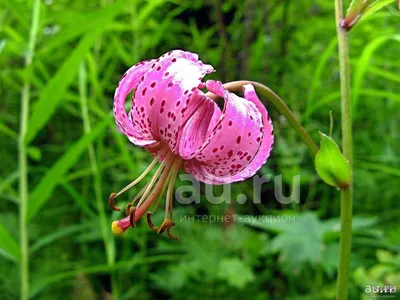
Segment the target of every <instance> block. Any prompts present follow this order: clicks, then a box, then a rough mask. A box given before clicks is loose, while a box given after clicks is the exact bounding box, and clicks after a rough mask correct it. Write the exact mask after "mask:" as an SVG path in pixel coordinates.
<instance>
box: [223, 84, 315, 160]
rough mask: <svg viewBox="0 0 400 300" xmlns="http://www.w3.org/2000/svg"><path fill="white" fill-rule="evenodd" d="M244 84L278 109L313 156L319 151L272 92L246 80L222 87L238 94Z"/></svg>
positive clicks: (285, 106)
mask: <svg viewBox="0 0 400 300" xmlns="http://www.w3.org/2000/svg"><path fill="white" fill-rule="evenodd" d="M246 84H252V85H253V86H254V87H255V88H256V90H257V93H258V94H259V95H261V96H262V97H264V98H266V99H267V100H268V101H269V102H271V103H272V104H273V105H274V106H275V107H276V109H278V111H279V112H280V113H281V114H282V115H283V116H284V117H285V118H286V120H287V121H288V122H289V124H290V125H291V126H292V127H293V129H294V130H295V131H296V132H297V134H298V135H299V136H300V137H301V139H302V140H303V141H304V142H305V143H306V145H307V146H308V148H309V149H310V151H311V153H312V154H313V155H314V156H315V155H316V154H317V153H318V151H319V149H318V147H317V145H316V144H315V143H314V141H313V140H312V139H311V137H310V135H309V134H308V133H307V131H306V130H305V129H304V127H303V126H301V124H300V122H299V121H298V120H297V119H296V117H295V116H294V114H293V113H292V112H291V110H290V109H289V108H288V107H287V105H286V104H285V102H283V100H282V99H281V98H279V96H278V95H277V94H275V93H274V92H273V91H272V90H270V89H269V88H268V87H266V86H265V85H263V84H261V83H258V82H254V81H247V80H240V81H232V82H228V83H225V84H224V87H225V88H226V89H227V90H230V91H232V92H240V91H241V90H242V89H243V86H244V85H246Z"/></svg>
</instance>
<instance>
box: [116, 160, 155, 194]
mask: <svg viewBox="0 0 400 300" xmlns="http://www.w3.org/2000/svg"><path fill="white" fill-rule="evenodd" d="M159 158H160V155H157V157H156V158H155V159H154V160H153V161H152V162H151V164H150V165H149V166H148V167H147V168H146V170H144V172H143V173H142V174H140V176H139V177H138V178H136V179H135V180H134V181H132V182H131V183H130V184H128V185H127V186H126V187H124V188H123V189H122V190H120V191H119V192H118V193H117V194H116V195H115V196H114V198H117V197H118V196H119V195H121V194H122V193H124V192H126V191H127V190H129V189H130V188H131V187H133V186H135V185H136V184H137V183H138V182H139V181H140V180H142V179H143V178H144V177H145V176H146V175H147V174H148V173H149V172H150V171H151V169H153V167H154V165H155V164H156V163H157V162H158V159H159Z"/></svg>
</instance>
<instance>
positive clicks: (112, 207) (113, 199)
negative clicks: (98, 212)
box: [108, 193, 121, 211]
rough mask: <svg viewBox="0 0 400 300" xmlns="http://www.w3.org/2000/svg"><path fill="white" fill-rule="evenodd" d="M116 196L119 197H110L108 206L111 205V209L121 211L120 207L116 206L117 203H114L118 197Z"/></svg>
mask: <svg viewBox="0 0 400 300" xmlns="http://www.w3.org/2000/svg"><path fill="white" fill-rule="evenodd" d="M116 196H117V194H116V193H112V194H111V195H110V198H108V204H109V205H110V207H111V209H112V210H116V211H120V210H121V209H120V208H119V207H116V206H115V203H114V201H115V197H116Z"/></svg>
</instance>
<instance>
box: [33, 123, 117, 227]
mask: <svg viewBox="0 0 400 300" xmlns="http://www.w3.org/2000/svg"><path fill="white" fill-rule="evenodd" d="M110 121H112V116H111V115H109V116H107V117H106V119H105V120H104V121H103V122H102V123H100V124H99V125H98V126H97V127H96V128H95V129H93V130H92V132H91V133H90V134H86V135H84V136H82V137H81V138H80V139H79V140H78V141H77V142H75V144H74V145H73V146H71V147H70V148H69V150H68V151H67V152H66V153H65V154H64V155H63V156H62V157H61V158H60V159H59V160H58V161H57V162H56V164H54V165H53V167H52V168H51V169H50V170H49V171H48V172H47V173H46V175H45V176H44V177H43V178H42V180H41V181H40V183H39V184H38V185H37V186H36V188H35V189H34V190H33V191H32V193H31V198H30V201H29V206H28V214H27V220H28V221H29V220H31V219H32V218H33V217H34V216H36V214H37V213H38V212H39V210H40V208H41V207H42V206H43V205H45V204H46V202H47V201H48V200H49V199H50V197H51V194H52V192H53V190H54V188H55V187H56V186H57V184H58V183H60V182H61V181H62V178H63V176H64V174H65V173H66V172H67V171H68V170H69V169H70V168H71V167H72V166H73V165H74V164H75V163H76V162H77V160H78V158H79V157H80V156H81V155H82V154H83V153H84V152H85V151H86V150H87V146H88V145H89V144H90V143H91V142H92V141H94V140H95V139H96V138H97V137H98V136H99V135H100V134H101V133H102V132H103V131H104V130H105V129H106V128H107V125H109V124H110Z"/></svg>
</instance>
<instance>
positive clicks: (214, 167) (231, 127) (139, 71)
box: [109, 50, 274, 239]
mask: <svg viewBox="0 0 400 300" xmlns="http://www.w3.org/2000/svg"><path fill="white" fill-rule="evenodd" d="M211 72H214V68H213V67H212V66H211V65H207V64H204V63H203V62H202V61H200V60H199V59H198V55H197V54H194V53H190V52H185V51H181V50H174V51H170V52H168V53H166V54H164V55H162V56H161V57H160V58H158V59H151V60H146V61H142V62H140V63H138V64H136V65H134V66H133V67H131V68H130V69H129V70H128V71H127V72H126V73H125V74H124V75H123V76H122V78H121V80H120V82H119V84H118V87H117V89H116V91H115V96H114V117H115V121H116V124H117V126H118V128H119V130H120V131H121V132H122V133H123V134H125V135H126V136H127V137H128V139H129V141H130V142H131V143H133V144H134V145H136V146H139V147H143V148H145V149H146V150H147V151H148V152H149V153H150V154H151V155H152V156H153V157H154V160H153V161H152V163H151V164H150V165H149V166H148V168H147V169H146V170H145V171H144V172H143V173H142V174H141V175H140V176H139V177H138V178H137V179H135V180H134V181H133V182H131V183H130V184H128V185H127V186H126V187H124V188H123V189H122V190H120V191H119V192H118V193H112V194H111V195H110V198H109V203H110V206H111V208H113V209H114V210H117V211H119V210H120V209H119V208H118V207H116V206H115V204H114V201H115V198H117V197H119V196H120V195H121V194H122V193H124V192H126V191H127V190H128V189H130V188H132V187H133V186H135V185H136V184H137V183H138V182H139V181H141V180H142V179H143V178H144V177H145V176H146V175H147V174H148V173H149V172H150V171H151V169H153V168H154V167H155V166H156V164H157V163H160V164H159V166H158V168H157V170H156V171H155V173H154V175H153V176H152V178H151V179H150V181H148V183H147V184H146V185H145V186H144V188H143V189H142V190H141V191H140V192H139V193H138V194H137V195H136V196H135V197H134V199H133V200H132V201H131V202H129V203H128V204H127V205H126V209H125V214H126V217H125V218H123V219H121V220H118V221H114V222H113V223H112V231H113V232H114V234H116V235H120V234H122V233H123V232H125V231H126V230H127V229H128V228H129V227H135V226H136V222H137V221H138V220H139V219H140V218H141V217H142V216H143V215H144V214H146V218H147V222H148V224H149V226H150V228H151V229H153V230H154V231H156V232H158V233H159V234H161V233H163V232H167V234H168V236H169V237H170V238H172V239H178V238H177V237H176V236H174V235H172V233H171V227H173V226H174V225H175V223H174V222H173V221H172V202H173V199H172V198H173V190H174V183H175V179H176V177H177V174H178V172H179V170H183V171H185V172H187V173H190V174H192V175H193V176H194V177H195V178H196V179H197V180H199V181H201V182H204V183H207V184H227V183H231V182H236V181H241V180H244V179H246V178H249V177H251V176H253V175H254V174H255V173H256V172H257V171H258V170H259V169H260V168H261V166H262V165H263V164H264V163H265V162H266V161H267V159H268V157H269V154H270V152H271V149H272V146H273V141H274V138H273V129H272V123H271V120H270V118H269V116H268V112H267V110H266V108H265V106H264V105H263V104H262V103H261V101H260V100H259V98H258V96H257V94H256V92H255V89H254V87H253V86H252V85H251V84H247V85H244V87H243V95H244V98H242V97H239V96H237V95H235V94H234V93H231V92H229V91H228V90H226V89H225V88H224V87H223V85H222V83H221V82H219V81H214V80H207V81H205V82H204V81H203V77H204V76H205V75H206V74H209V73H211ZM205 89H207V90H208V91H209V93H208V94H207V93H205V92H203V90H205ZM133 90H135V91H134V95H133V98H132V102H131V108H130V111H129V113H127V112H126V110H125V101H126V97H127V95H128V94H129V93H131V92H132V91H133ZM210 92H211V93H212V94H210ZM215 95H217V96H218V97H221V98H223V100H224V107H223V109H222V110H221V109H220V108H219V107H218V105H217V104H216V103H215V101H214V100H212V99H211V97H210V96H212V97H213V98H215ZM165 190H167V192H166V200H165V218H164V221H163V222H162V224H161V225H160V226H159V227H156V226H154V225H153V223H152V221H151V216H152V215H153V212H154V211H155V210H156V208H157V206H158V204H159V203H160V200H161V197H162V195H163V194H164V192H165Z"/></svg>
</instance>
